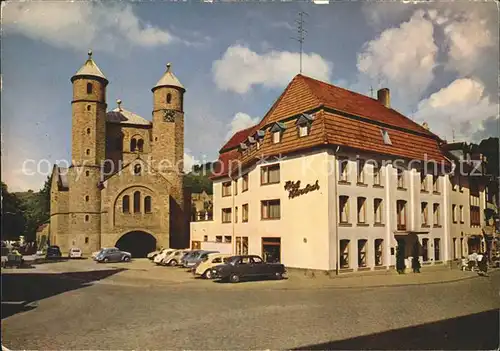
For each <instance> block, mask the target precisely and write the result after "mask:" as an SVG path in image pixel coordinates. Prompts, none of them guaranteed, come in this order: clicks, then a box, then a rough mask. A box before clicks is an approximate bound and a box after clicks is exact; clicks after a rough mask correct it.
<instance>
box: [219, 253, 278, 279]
mask: <svg viewBox="0 0 500 351" xmlns="http://www.w3.org/2000/svg"><path fill="white" fill-rule="evenodd" d="M285 273H286V269H285V266H284V265H282V264H281V263H266V262H264V261H263V260H262V258H260V257H259V256H256V255H245V256H232V257H230V258H228V259H227V261H226V263H225V264H221V265H218V266H215V267H214V268H213V269H212V275H213V277H214V278H217V279H220V280H224V281H225V280H229V281H230V282H231V283H237V282H239V281H240V280H241V279H242V278H255V277H262V278H263V277H274V278H276V279H282V278H283V275H284V274H285Z"/></svg>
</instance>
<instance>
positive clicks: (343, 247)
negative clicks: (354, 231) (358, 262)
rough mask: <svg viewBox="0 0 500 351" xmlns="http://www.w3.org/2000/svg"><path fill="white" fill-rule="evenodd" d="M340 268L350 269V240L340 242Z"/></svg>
mask: <svg viewBox="0 0 500 351" xmlns="http://www.w3.org/2000/svg"><path fill="white" fill-rule="evenodd" d="M340 268H349V240H340Z"/></svg>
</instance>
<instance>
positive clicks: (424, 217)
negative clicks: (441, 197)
mask: <svg viewBox="0 0 500 351" xmlns="http://www.w3.org/2000/svg"><path fill="white" fill-rule="evenodd" d="M420 216H421V219H420V220H421V222H422V227H426V226H428V225H429V210H428V206H427V202H422V203H421V204H420Z"/></svg>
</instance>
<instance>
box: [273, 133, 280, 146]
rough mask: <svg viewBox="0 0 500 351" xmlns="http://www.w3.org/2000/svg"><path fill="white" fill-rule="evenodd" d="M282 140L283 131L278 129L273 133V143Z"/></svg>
mask: <svg viewBox="0 0 500 351" xmlns="http://www.w3.org/2000/svg"><path fill="white" fill-rule="evenodd" d="M280 141H281V131H279V130H277V131H275V132H274V133H273V143H274V144H278V143H279V142H280Z"/></svg>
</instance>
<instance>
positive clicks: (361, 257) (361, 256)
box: [358, 239, 368, 267]
mask: <svg viewBox="0 0 500 351" xmlns="http://www.w3.org/2000/svg"><path fill="white" fill-rule="evenodd" d="M366 242H367V241H366V239H359V240H358V267H366V266H367V257H366V256H367V246H368V245H367V244H366Z"/></svg>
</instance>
